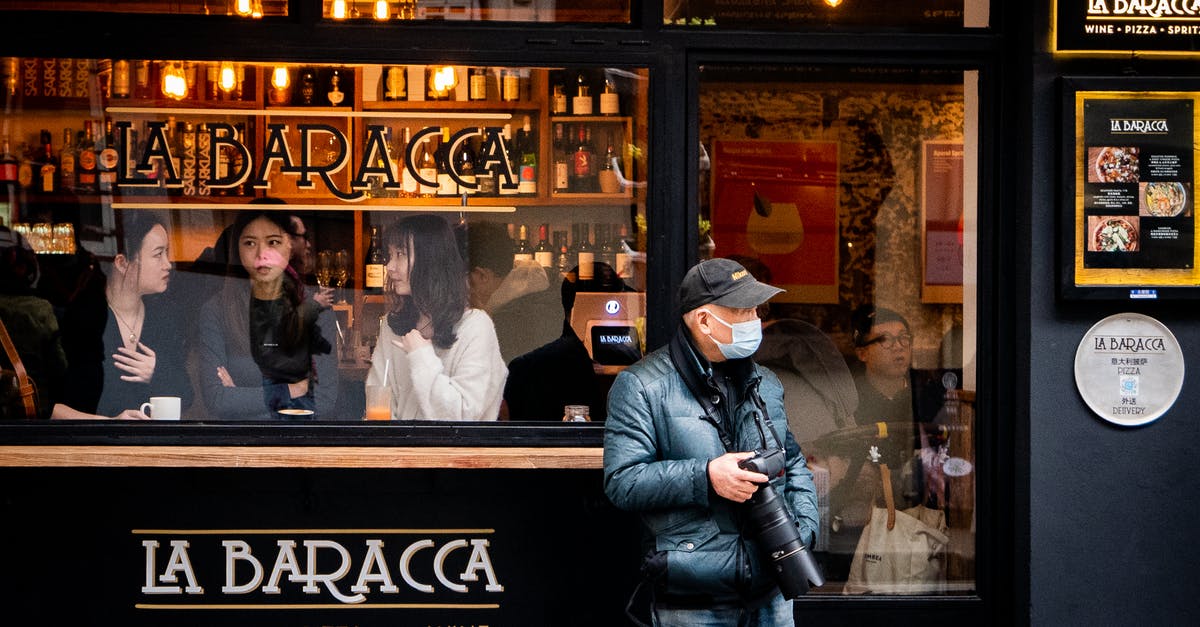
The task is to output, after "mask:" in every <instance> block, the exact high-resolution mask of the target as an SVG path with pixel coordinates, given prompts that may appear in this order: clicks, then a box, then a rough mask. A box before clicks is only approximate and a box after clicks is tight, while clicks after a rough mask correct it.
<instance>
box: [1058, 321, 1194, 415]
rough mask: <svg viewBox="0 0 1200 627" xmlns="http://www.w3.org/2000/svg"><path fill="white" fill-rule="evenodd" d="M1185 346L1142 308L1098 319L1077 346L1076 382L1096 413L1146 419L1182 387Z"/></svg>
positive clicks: (1169, 402) (1171, 400) (1168, 405)
mask: <svg viewBox="0 0 1200 627" xmlns="http://www.w3.org/2000/svg"><path fill="white" fill-rule="evenodd" d="M1183 367H1184V363H1183V350H1182V349H1180V347H1179V342H1178V341H1177V340H1176V339H1175V335H1174V334H1172V333H1171V330H1170V329H1168V328H1167V327H1166V326H1165V325H1164V324H1163V323H1161V322H1159V321H1158V320H1155V319H1154V318H1151V317H1150V316H1146V315H1142V314H1138V313H1122V314H1116V315H1113V316H1109V317H1107V318H1105V319H1103V320H1101V321H1100V322H1097V323H1096V324H1095V325H1093V326H1092V328H1091V329H1089V330H1088V332H1087V333H1086V334H1084V336H1083V339H1082V340H1080V341H1079V348H1078V349H1077V350H1076V351H1075V385H1076V387H1078V388H1079V394H1080V395H1081V396H1082V397H1083V400H1084V402H1085V403H1087V406H1088V407H1089V408H1091V410H1092V411H1093V412H1095V413H1096V415H1097V416H1100V417H1101V418H1103V419H1105V420H1107V421H1108V422H1111V423H1113V424H1117V425H1122V426H1126V427H1136V426H1140V425H1144V424H1147V423H1150V422H1153V421H1154V420H1157V419H1158V417H1159V416H1162V415H1163V414H1164V413H1166V412H1167V410H1168V409H1170V408H1171V406H1172V405H1174V404H1175V399H1176V398H1178V397H1179V391H1180V390H1181V389H1183Z"/></svg>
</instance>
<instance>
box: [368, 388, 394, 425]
mask: <svg viewBox="0 0 1200 627" xmlns="http://www.w3.org/2000/svg"><path fill="white" fill-rule="evenodd" d="M366 391H367V416H366V418H367V420H391V419H392V389H391V388H390V387H388V386H386V385H372V384H367V386H366Z"/></svg>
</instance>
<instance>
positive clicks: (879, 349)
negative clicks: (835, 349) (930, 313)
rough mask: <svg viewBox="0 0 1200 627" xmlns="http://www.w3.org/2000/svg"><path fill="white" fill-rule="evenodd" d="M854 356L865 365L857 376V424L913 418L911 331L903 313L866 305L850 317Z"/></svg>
mask: <svg viewBox="0 0 1200 627" xmlns="http://www.w3.org/2000/svg"><path fill="white" fill-rule="evenodd" d="M851 324H852V326H853V331H854V354H855V355H856V356H857V357H858V360H859V361H860V362H862V367H861V371H858V372H856V373H855V377H854V382H855V385H856V386H857V387H858V409H857V411H856V412H855V414H856V415H857V417H858V424H860V425H861V424H871V423H875V422H881V421H882V422H908V421H911V420H912V419H913V400H912V388H911V387H910V386H911V377H910V375H911V373H910V371H911V369H912V356H913V351H912V344H913V336H912V331H911V330H910V329H909V326H908V321H907V320H905V319H904V317H903V316H901V315H900V314H898V313H896V312H894V311H892V310H890V309H884V308H883V307H875V306H873V305H864V306H862V307H860V308H858V309H857V310H855V312H854V314H853V316H852V317H851Z"/></svg>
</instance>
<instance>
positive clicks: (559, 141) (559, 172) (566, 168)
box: [554, 122, 571, 194]
mask: <svg viewBox="0 0 1200 627" xmlns="http://www.w3.org/2000/svg"><path fill="white" fill-rule="evenodd" d="M570 172H571V166H570V160H569V159H568V158H567V140H566V139H565V138H564V137H563V125H562V123H561V122H557V123H555V124H554V193H555V194H562V193H564V192H567V191H569V186H570V183H569V181H570Z"/></svg>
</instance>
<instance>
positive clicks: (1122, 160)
mask: <svg viewBox="0 0 1200 627" xmlns="http://www.w3.org/2000/svg"><path fill="white" fill-rule="evenodd" d="M1087 152H1088V169H1087V182H1089V183H1137V182H1138V178H1139V175H1138V149H1137V147H1136V146H1090V147H1088V150H1087Z"/></svg>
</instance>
